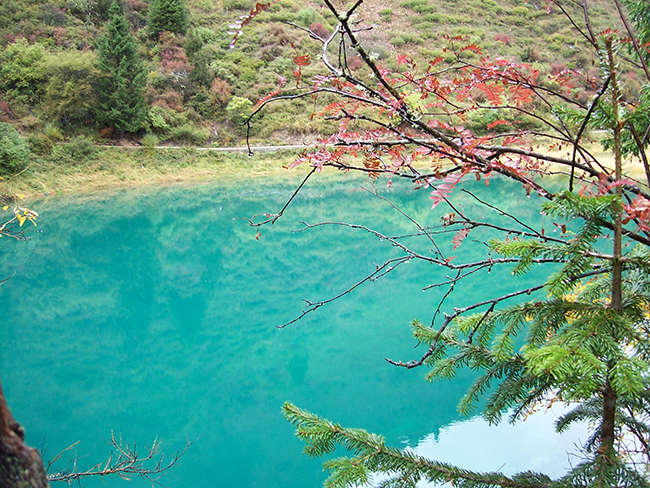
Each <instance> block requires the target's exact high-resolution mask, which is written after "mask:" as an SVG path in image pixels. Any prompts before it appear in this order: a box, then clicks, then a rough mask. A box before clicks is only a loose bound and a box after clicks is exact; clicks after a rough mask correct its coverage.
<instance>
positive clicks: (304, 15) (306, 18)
mask: <svg viewBox="0 0 650 488" xmlns="http://www.w3.org/2000/svg"><path fill="white" fill-rule="evenodd" d="M315 21H316V11H315V10H314V9H313V8H302V9H300V10H298V12H297V13H296V22H298V23H299V24H302V25H311V24H312V23H314V22H315Z"/></svg>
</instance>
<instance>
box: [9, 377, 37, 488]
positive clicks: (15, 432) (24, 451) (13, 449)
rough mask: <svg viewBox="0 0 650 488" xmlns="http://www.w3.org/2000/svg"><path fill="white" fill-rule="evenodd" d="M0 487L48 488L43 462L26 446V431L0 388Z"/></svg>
mask: <svg viewBox="0 0 650 488" xmlns="http://www.w3.org/2000/svg"><path fill="white" fill-rule="evenodd" d="M0 486H2V488H47V487H49V483H48V481H47V476H46V475H45V467H44V466H43V460H42V459H41V456H40V454H39V453H38V451H37V450H36V449H33V448H31V447H29V446H27V445H26V444H25V430H24V429H23V428H22V426H21V425H20V424H19V423H18V422H16V421H15V420H14V417H13V415H11V412H10V411H9V407H8V406H7V400H6V399H5V396H4V393H3V391H2V384H0Z"/></svg>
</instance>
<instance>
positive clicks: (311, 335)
mask: <svg viewBox="0 0 650 488" xmlns="http://www.w3.org/2000/svg"><path fill="white" fill-rule="evenodd" d="M297 181H298V180H296V181H290V180H273V181H268V180H261V179H258V180H247V181H242V182H237V183H229V184H210V185H208V184H204V185H193V186H181V187H168V188H159V189H147V190H128V191H127V190H125V191H120V192H114V193H105V194H100V195H95V196H86V197H72V198H53V199H50V200H45V201H42V202H39V203H37V204H36V205H34V207H35V208H36V210H38V211H39V212H40V214H41V217H40V219H39V226H38V228H37V232H33V233H32V238H31V240H30V241H29V242H28V243H26V244H23V243H15V242H13V241H10V240H8V239H3V241H2V244H3V255H2V258H1V261H0V264H1V267H0V270H1V272H2V276H3V277H4V276H9V275H12V274H14V273H15V275H14V277H13V278H12V279H11V280H10V281H9V282H7V283H6V284H4V285H3V286H2V290H1V293H0V306H1V307H2V309H3V310H4V325H3V327H2V330H1V331H0V341H1V342H2V348H0V375H1V376H2V382H3V386H4V388H5V393H6V395H7V397H8V400H9V402H10V407H11V408H12V410H13V413H14V416H15V417H16V418H17V420H19V421H20V422H21V423H23V424H24V425H25V427H26V429H27V433H28V441H29V442H30V443H31V444H32V445H36V446H40V445H41V444H43V443H44V446H45V448H46V452H45V458H46V459H51V458H52V457H54V456H55V455H56V454H57V453H58V452H59V451H61V450H62V449H64V448H65V447H67V446H68V445H70V444H72V443H73V442H76V441H80V443H79V444H78V446H77V447H76V448H75V450H73V451H70V453H68V454H69V455H68V454H66V455H64V458H63V461H66V460H67V459H68V458H70V457H72V456H73V455H74V454H75V453H76V456H77V457H78V464H79V466H80V467H82V468H83V467H86V468H87V467H90V466H92V465H94V464H96V463H97V462H101V461H102V460H103V459H105V458H106V457H107V455H108V453H109V449H108V447H107V445H106V443H105V439H107V438H108V437H109V436H110V434H111V430H112V431H114V432H115V433H116V435H117V434H121V435H122V436H123V437H124V438H125V439H126V440H127V441H128V442H137V444H138V446H139V449H141V450H142V451H143V452H144V447H145V446H146V445H149V444H150V443H151V441H152V440H153V439H154V437H157V438H158V439H159V440H160V441H161V445H162V449H163V450H164V451H165V452H166V453H169V454H171V453H172V452H173V451H175V450H177V449H182V448H183V447H184V444H185V440H186V438H189V439H191V440H196V442H195V443H194V444H193V445H192V446H191V448H190V449H189V450H188V452H187V453H186V455H185V456H184V457H183V458H182V460H181V461H180V462H179V464H178V465H177V466H176V467H175V468H174V469H173V470H172V471H171V472H170V473H169V474H168V476H166V477H165V478H164V479H163V480H162V482H163V483H164V484H165V485H166V486H169V487H171V488H190V487H192V488H199V487H223V488H235V487H238V488H245V487H261V486H264V487H266V488H273V487H305V488H311V487H317V486H321V485H322V482H323V480H324V479H325V476H326V475H325V474H324V473H323V472H322V469H321V462H322V461H321V460H310V459H308V458H307V457H305V456H303V455H302V454H301V450H302V445H301V443H300V442H299V441H298V440H297V439H296V438H295V437H294V435H293V428H292V427H291V426H290V425H289V424H288V423H287V422H286V421H285V420H284V419H283V418H282V415H281V413H280V407H281V406H282V404H283V403H284V402H285V401H292V402H293V403H295V404H296V405H298V406H299V407H301V408H305V409H308V410H311V411H313V412H316V413H318V414H320V415H322V416H325V417H327V418H329V419H330V420H333V421H336V422H339V423H341V424H342V425H346V426H351V427H361V428H365V429H368V430H370V431H373V432H376V433H381V434H383V435H385V436H386V438H387V442H388V443H389V444H392V445H395V446H401V447H410V448H413V449H415V450H417V451H418V452H422V453H423V454H425V455H427V456H431V457H437V458H440V459H441V460H451V461H456V462H461V461H466V462H465V463H464V465H465V467H468V468H475V469H491V470H496V469H503V470H504V471H505V472H510V473H512V472H515V471H518V470H522V469H535V470H547V471H550V472H551V473H553V474H556V475H559V474H560V473H561V471H562V467H563V466H566V465H567V457H566V455H565V454H564V451H565V450H567V449H570V448H571V445H572V443H573V442H574V441H575V439H576V436H578V435H582V434H583V432H581V431H578V432H573V434H572V435H570V436H568V437H562V438H560V437H559V436H553V435H549V434H548V430H547V426H548V425H549V424H550V423H551V422H552V417H551V416H547V417H546V418H544V419H542V420H540V421H534V422H530V423H529V422H526V423H525V424H524V425H523V426H522V427H518V428H516V429H515V430H512V429H513V428H512V427H509V426H507V425H506V426H499V427H497V428H496V429H495V430H488V429H487V427H486V426H485V425H484V424H483V423H481V421H480V420H478V419H471V420H469V421H466V422H465V423H462V422H461V420H462V419H460V418H459V416H458V415H457V413H456V405H457V402H458V400H459V399H460V397H461V395H462V393H463V390H464V388H466V387H467V385H468V384H469V383H470V381H471V375H470V374H469V373H467V374H464V375H461V376H460V377H458V378H457V379H456V380H455V381H453V382H444V383H436V384H428V383H426V382H425V381H424V378H423V377H424V374H425V373H426V371H425V370H424V369H419V370H418V369H416V370H410V371H407V370H405V369H400V368H396V367H393V366H391V365H389V364H388V363H387V362H385V361H384V357H391V358H393V359H402V360H409V359H413V358H416V357H419V355H420V354H421V353H422V352H423V350H422V348H419V349H414V345H415V344H414V341H413V339H412V338H411V334H410V330H409V323H410V321H411V320H413V319H415V318H418V319H420V320H421V321H423V322H425V323H426V322H429V321H430V320H431V315H432V313H433V310H434V309H435V305H436V303H437V301H436V300H437V298H438V297H439V296H440V293H441V292H442V291H441V290H440V289H432V290H429V291H426V292H423V291H422V288H423V287H425V286H426V285H428V284H431V283H434V282H435V281H436V280H438V279H440V277H441V276H444V274H443V275H440V270H439V269H434V267H432V266H430V265H429V266H427V265H423V264H417V263H411V264H407V265H404V266H401V267H400V268H398V269H396V270H395V271H394V272H393V273H392V274H391V275H389V276H387V277H385V278H383V279H382V280H379V281H377V282H375V283H370V284H367V285H364V286H363V287H361V288H359V289H357V290H356V291H355V292H354V293H353V294H351V295H349V296H346V297H344V298H342V299H341V300H339V301H337V302H335V303H333V304H331V305H328V306H326V307H323V308H321V309H320V310H318V311H317V312H315V313H313V314H310V315H308V316H306V317H305V318H304V319H303V320H301V321H300V322H298V323H296V324H293V325H291V326H289V327H287V328H285V329H282V330H279V329H277V328H275V326H276V325H278V324H282V323H284V322H286V321H288V320H290V319H292V318H294V317H295V316H296V315H298V314H299V313H300V311H301V310H302V308H301V307H302V302H301V299H303V298H306V299H312V300H317V299H325V298H329V297H331V296H333V295H335V294H337V293H338V292H340V291H342V290H344V289H345V288H347V287H348V286H349V285H350V284H352V283H354V282H355V281H357V280H359V279H361V278H363V277H364V276H365V275H366V274H368V273H370V272H371V271H372V270H373V269H375V266H376V264H381V263H382V262H383V261H384V260H385V259H386V258H388V257H392V256H396V255H397V251H396V250H394V249H392V248H390V247H388V246H387V245H386V243H385V242H379V241H378V240H377V239H376V238H374V237H373V236H371V235H369V234H368V233H366V232H363V231H358V230H353V229H350V228H342V227H333V226H330V227H319V228H317V229H312V230H310V231H308V232H300V233H292V232H291V230H292V229H299V228H300V227H301V225H300V224H299V223H298V221H299V220H306V221H309V222H317V221H323V220H328V221H346V222H356V223H361V224H364V225H367V226H369V227H374V228H377V229H379V230H382V231H384V232H386V233H390V234H402V233H408V232H412V231H414V230H415V229H414V228H413V227H412V225H411V224H410V223H409V221H408V220H407V219H405V218H403V217H401V216H400V215H398V214H397V213H396V212H394V211H392V210H391V209H390V207H389V206H388V205H387V204H386V203H385V202H382V201H381V200H379V199H377V198H376V197H373V196H372V195H371V194H369V193H368V192H365V191H362V190H359V185H360V180H358V179H357V180H348V179H338V178H334V177H330V178H325V179H323V180H322V181H316V182H314V183H312V184H310V185H309V186H308V187H307V188H306V189H305V191H303V192H302V193H301V194H300V196H299V197H298V198H297V200H296V202H295V204H294V205H292V206H291V207H290V208H289V210H288V211H287V212H286V215H285V216H284V217H283V219H281V220H280V221H279V222H278V223H276V224H275V225H274V226H269V227H266V228H263V229H261V237H260V239H259V240H256V230H255V229H252V228H251V227H249V226H248V225H247V222H246V220H245V219H243V218H242V217H251V216H252V215H254V214H260V213H263V212H273V211H277V210H278V209H279V208H280V207H281V206H282V204H283V203H284V201H285V200H286V199H287V197H288V196H289V195H290V194H291V191H292V189H293V188H294V187H295V185H296V182H297ZM475 190H476V191H477V192H479V193H481V194H482V195H484V197H485V198H490V199H491V200H490V201H492V202H493V203H500V204H501V205H503V206H504V207H505V208H507V209H510V210H512V211H518V212H523V213H524V214H525V215H524V217H526V216H527V217H529V218H530V217H531V216H533V217H534V218H537V219H538V218H539V217H537V216H536V215H537V214H536V210H535V208H533V207H534V205H531V203H534V199H530V200H527V199H526V197H525V194H523V192H521V191H520V188H519V187H518V186H516V185H511V184H506V183H503V182H498V181H493V182H492V183H491V184H490V187H489V188H488V189H486V188H485V185H484V184H483V183H480V184H476V188H475ZM386 195H387V196H389V197H390V198H391V199H393V200H394V201H395V202H396V203H397V204H398V205H399V206H400V207H401V208H403V209H405V210H406V211H408V212H409V213H410V214H411V215H412V216H413V217H415V218H417V219H418V220H420V221H421V223H422V224H431V225H433V224H435V223H437V222H438V221H439V219H440V216H441V212H443V211H444V212H447V211H448V209H436V210H435V211H432V210H431V209H430V207H431V205H430V201H429V200H428V199H427V194H426V193H424V192H422V191H420V192H414V191H412V190H411V189H410V187H408V186H407V185H400V184H398V183H396V184H394V185H393V187H392V188H391V189H390V191H387V192H386ZM462 206H463V209H464V211H466V212H470V211H472V212H476V213H477V214H481V215H482V214H485V213H486V211H485V209H484V208H481V207H480V206H477V205H476V204H475V203H472V202H471V201H470V200H467V201H465V202H464V203H462ZM476 237H480V235H478V236H476ZM425 247H426V246H425ZM474 249H475V250H472V245H471V242H470V241H469V240H468V242H467V244H466V245H465V244H464V245H463V247H462V248H461V250H459V251H458V252H457V254H459V255H460V253H465V252H467V253H471V252H482V250H484V248H483V247H482V244H476V245H475V246H474ZM459 259H460V258H459ZM507 277H509V273H508V270H504V271H503V272H499V271H498V270H494V271H493V272H492V273H491V274H490V275H487V274H485V275H483V276H477V277H476V279H475V280H474V281H472V282H469V281H468V282H467V283H464V286H463V288H462V293H463V294H462V295H461V294H457V296H456V297H455V298H454V301H453V302H450V306H453V305H458V304H463V303H465V304H466V303H467V301H468V300H472V301H476V300H479V299H484V298H488V297H490V296H493V295H495V294H497V293H499V292H503V291H505V290H506V289H507V286H509V280H508V279H506V278H507ZM528 279H530V280H532V281H534V279H535V278H534V277H529V278H528ZM517 429H519V430H517ZM500 438H502V439H503V441H501V442H500V441H499V439H500ZM43 439H44V441H43ZM545 445H548V446H554V447H553V448H552V449H555V453H556V454H555V456H550V455H548V454H547V452H546V451H547V450H548V449H546V448H545V447H544V446H545ZM472 448H473V449H474V451H472V450H471V449H472ZM558 453H559V454H558ZM63 464H65V463H63ZM59 466H60V467H62V466H63V465H62V464H59ZM104 484H105V486H115V487H117V486H129V487H141V486H149V484H148V483H147V482H144V481H140V480H134V481H132V482H130V483H129V482H126V481H122V480H120V479H119V478H115V479H106V480H104ZM100 485H101V482H100V481H97V482H96V483H93V482H90V481H87V482H85V483H84V486H100Z"/></svg>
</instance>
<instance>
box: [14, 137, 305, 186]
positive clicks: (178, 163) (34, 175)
mask: <svg viewBox="0 0 650 488" xmlns="http://www.w3.org/2000/svg"><path fill="white" fill-rule="evenodd" d="M66 150H67V151H68V152H70V149H69V148H68V149H66ZM66 150H60V151H58V153H52V154H49V155H47V156H45V157H37V158H35V159H34V160H33V161H32V163H31V165H30V166H29V168H27V169H26V170H25V171H24V172H22V173H20V174H18V175H16V176H14V177H13V178H11V179H9V180H7V181H6V182H5V188H4V193H10V192H19V193H22V194H24V195H25V196H26V197H27V198H30V197H37V196H41V195H56V194H68V193H91V192H96V191H102V190H111V189H118V188H125V187H136V186H151V185H160V184H169V183H174V182H191V181H209V180H219V179H228V180H233V179H238V178H248V177H254V176H264V175H271V174H273V175H281V174H282V173H283V172H286V170H285V169H283V166H284V165H286V164H288V163H290V162H291V161H293V159H294V158H295V157H296V155H297V151H278V152H272V153H271V152H260V153H256V154H255V155H254V156H253V157H251V158H249V157H248V155H247V154H246V153H224V152H216V151H200V150H197V149H196V148H190V147H187V148H169V149H148V148H123V147H94V148H93V149H92V151H90V152H87V153H84V154H75V153H74V151H72V153H71V154H66ZM292 173H293V172H292Z"/></svg>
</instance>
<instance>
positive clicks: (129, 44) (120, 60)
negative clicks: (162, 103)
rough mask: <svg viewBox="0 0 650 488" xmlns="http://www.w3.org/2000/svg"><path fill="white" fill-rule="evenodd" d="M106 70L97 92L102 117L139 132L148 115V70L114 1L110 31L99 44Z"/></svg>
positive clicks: (101, 65)
mask: <svg viewBox="0 0 650 488" xmlns="http://www.w3.org/2000/svg"><path fill="white" fill-rule="evenodd" d="M97 52H98V55H99V68H100V70H101V71H102V74H103V75H102V77H101V78H100V80H99V82H98V85H97V91H98V98H99V106H100V113H99V116H100V120H101V121H102V122H103V123H105V124H107V125H108V126H109V127H113V128H114V129H116V130H118V131H119V132H120V135H123V134H124V132H136V131H137V130H138V129H139V128H140V125H141V124H142V121H143V120H144V117H145V115H146V103H145V99H144V84H145V76H146V72H145V70H144V67H143V65H142V62H141V61H140V58H139V56H138V47H137V44H136V42H135V39H134V38H133V35H132V34H131V31H130V30H129V24H128V22H127V20H126V17H125V15H124V12H123V11H122V7H121V6H120V4H119V3H118V2H114V3H113V5H112V6H111V9H110V20H109V22H108V25H107V32H106V33H105V34H104V35H103V36H102V37H101V38H100V39H99V41H98V43H97Z"/></svg>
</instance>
